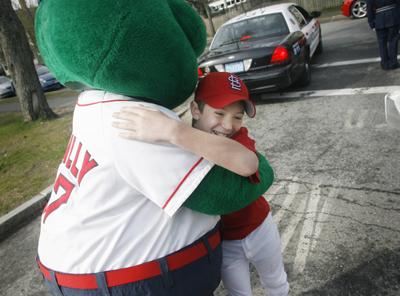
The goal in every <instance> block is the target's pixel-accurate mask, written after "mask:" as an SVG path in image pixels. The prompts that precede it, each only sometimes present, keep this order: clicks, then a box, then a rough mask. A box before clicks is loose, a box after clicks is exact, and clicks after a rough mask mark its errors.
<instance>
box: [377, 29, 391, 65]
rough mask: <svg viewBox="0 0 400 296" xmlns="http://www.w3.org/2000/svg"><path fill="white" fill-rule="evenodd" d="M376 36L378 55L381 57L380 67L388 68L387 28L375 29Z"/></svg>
mask: <svg viewBox="0 0 400 296" xmlns="http://www.w3.org/2000/svg"><path fill="white" fill-rule="evenodd" d="M376 37H377V39H378V46H379V55H380V57H381V67H382V69H384V70H387V69H389V64H388V60H389V57H388V30H387V29H377V30H376Z"/></svg>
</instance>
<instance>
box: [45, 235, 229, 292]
mask: <svg viewBox="0 0 400 296" xmlns="http://www.w3.org/2000/svg"><path fill="white" fill-rule="evenodd" d="M207 237H208V234H206V235H205V236H204V237H203V238H202V239H201V240H202V241H203V242H204V243H205V245H206V248H207V250H208V254H207V255H205V256H204V257H202V258H200V259H198V260H196V261H194V262H192V263H190V264H188V265H186V266H184V267H182V268H180V269H176V270H173V271H170V270H168V265H167V262H166V259H165V258H161V259H159V260H158V261H159V263H160V267H161V270H162V275H160V276H156V277H152V278H150V279H147V280H142V281H137V282H134V283H129V284H125V285H121V286H115V287H111V288H109V287H107V284H106V280H105V277H104V273H98V274H96V278H97V285H98V289H96V290H82V289H71V288H66V287H62V286H59V285H58V284H57V281H56V280H55V278H54V273H53V272H51V275H52V279H53V280H52V281H49V280H47V279H45V283H46V285H47V286H48V288H49V290H50V291H51V293H52V295H54V296H188V295H190V296H212V295H214V294H213V292H214V291H215V290H216V289H217V287H218V285H219V283H220V281H221V265H222V249H221V244H219V245H218V246H217V247H216V248H215V249H214V250H212V248H211V246H210V245H209V244H208V241H207V240H206V238H207ZM195 243H197V242H194V244H195Z"/></svg>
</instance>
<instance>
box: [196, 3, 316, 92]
mask: <svg viewBox="0 0 400 296" xmlns="http://www.w3.org/2000/svg"><path fill="white" fill-rule="evenodd" d="M320 15H321V13H320V12H319V11H314V12H311V13H308V12H307V11H306V10H305V9H304V8H302V7H301V6H299V5H297V4H294V3H284V4H277V5H272V6H267V7H264V8H259V9H256V10H252V11H249V12H246V13H244V14H241V15H238V16H237V17H234V18H233V19H231V20H229V21H228V22H226V23H224V24H223V25H222V26H221V27H220V28H219V29H218V31H217V33H216V34H215V36H214V38H213V40H212V42H211V45H210V48H209V49H208V51H206V52H205V53H204V54H203V55H202V56H201V57H200V58H199V60H198V62H199V74H200V76H202V75H207V73H208V72H215V71H217V72H222V71H227V72H232V73H236V74H237V75H238V76H239V77H241V78H242V80H243V81H244V82H245V83H246V85H247V87H248V88H249V89H250V91H252V92H263V91H265V90H269V89H284V88H286V87H288V86H290V85H292V84H294V83H298V84H299V85H307V84H308V83H309V82H310V79H311V70H310V59H311V58H312V57H313V56H314V54H316V53H321V52H322V35H321V26H320V23H319V21H318V20H317V19H316V18H317V17H319V16H320Z"/></svg>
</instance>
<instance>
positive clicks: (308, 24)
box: [289, 5, 320, 57]
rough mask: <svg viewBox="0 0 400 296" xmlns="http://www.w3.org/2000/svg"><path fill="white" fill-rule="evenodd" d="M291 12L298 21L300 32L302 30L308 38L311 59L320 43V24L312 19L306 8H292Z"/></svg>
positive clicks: (290, 8) (293, 6)
mask: <svg viewBox="0 0 400 296" xmlns="http://www.w3.org/2000/svg"><path fill="white" fill-rule="evenodd" d="M289 12H290V13H291V14H292V15H293V17H294V18H295V19H296V21H297V23H298V27H299V30H301V31H302V32H303V33H304V35H305V36H306V38H307V43H308V45H309V47H310V57H312V56H313V55H314V52H315V50H316V49H317V46H318V43H319V31H320V27H319V23H318V22H317V20H316V19H314V18H312V17H311V16H310V15H309V14H308V12H307V11H306V10H305V9H304V8H302V7H300V6H296V5H292V6H290V7H289Z"/></svg>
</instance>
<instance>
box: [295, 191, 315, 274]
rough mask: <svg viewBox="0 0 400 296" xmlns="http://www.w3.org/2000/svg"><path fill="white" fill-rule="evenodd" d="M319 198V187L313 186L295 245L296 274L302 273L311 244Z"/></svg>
mask: <svg viewBox="0 0 400 296" xmlns="http://www.w3.org/2000/svg"><path fill="white" fill-rule="evenodd" d="M320 198H321V189H320V187H319V185H315V186H313V188H312V190H311V193H310V197H309V199H308V205H307V209H306V220H305V221H304V223H303V228H302V230H301V233H300V239H299V242H298V244H297V251H296V256H295V258H294V265H293V270H294V271H295V272H296V273H302V272H303V271H304V268H305V266H306V261H307V257H308V253H309V252H310V248H311V243H312V239H313V238H314V237H313V232H314V227H315V221H316V216H317V210H318V202H319V200H320Z"/></svg>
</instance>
